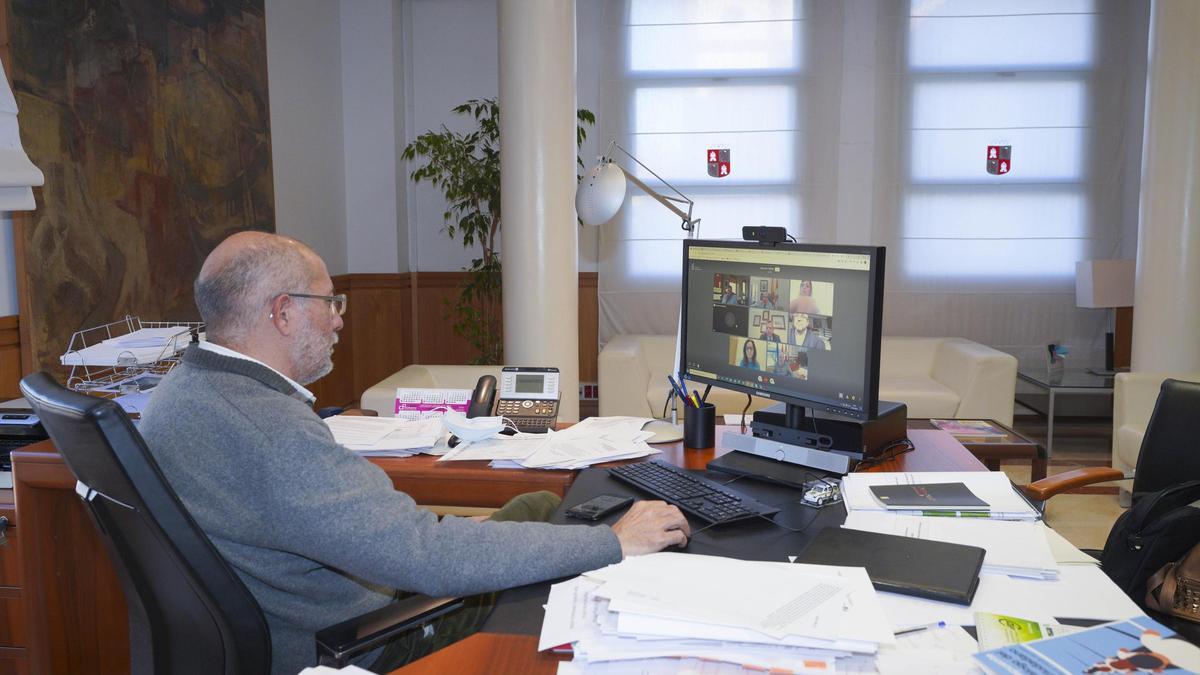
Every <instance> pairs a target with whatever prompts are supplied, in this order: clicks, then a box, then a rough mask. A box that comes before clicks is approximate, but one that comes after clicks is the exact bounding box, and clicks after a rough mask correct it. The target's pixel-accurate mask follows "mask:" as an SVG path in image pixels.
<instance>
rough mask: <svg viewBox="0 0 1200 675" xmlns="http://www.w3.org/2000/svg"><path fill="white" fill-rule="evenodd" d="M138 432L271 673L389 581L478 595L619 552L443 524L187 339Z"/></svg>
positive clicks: (294, 660)
mask: <svg viewBox="0 0 1200 675" xmlns="http://www.w3.org/2000/svg"><path fill="white" fill-rule="evenodd" d="M139 430H140V431H141V433H142V435H143V436H144V437H145V439H146V442H147V444H148V445H149V446H150V450H151V452H152V453H153V454H154V457H155V459H156V460H157V461H158V463H159V465H160V466H161V467H162V470H163V473H164V474H166V477H167V479H168V480H169V481H170V483H171V487H173V488H174V489H175V491H176V492H177V493H178V494H179V497H180V499H181V500H182V501H183V503H184V505H185V506H187V509H188V511H189V512H190V513H191V515H192V517H193V518H195V519H196V522H198V523H199V524H200V527H202V528H203V529H204V531H205V532H206V533H207V534H208V536H209V538H210V539H211V540H212V542H213V544H214V545H215V546H216V547H217V549H218V550H219V551H220V552H221V554H222V555H223V556H224V557H225V559H226V560H227V561H228V562H229V564H230V565H232V566H233V568H234V569H235V570H237V572H238V575H239V576H240V577H241V579H242V582H243V583H245V584H246V586H247V588H249V589H250V592H251V593H253V594H254V597H255V598H256V599H257V600H258V603H259V605H260V606H261V607H262V609H263V612H264V613H265V614H266V617H267V624H268V626H269V628H270V631H271V646H272V650H273V658H272V661H273V663H272V672H273V673H287V674H288V675H292V674H294V673H296V672H297V671H299V670H300V669H301V668H302V667H304V666H306V665H312V664H313V662H314V661H315V649H316V648H315V643H314V639H313V634H314V633H315V632H316V631H317V630H318V629H320V628H322V627H324V626H328V625H331V624H334V623H337V622H339V621H343V620H345V619H348V618H351V617H353V616H357V615H359V614H361V613H363V612H367V611H370V610H372V609H376V608H378V607H380V606H382V605H384V604H386V603H387V602H389V600H390V599H391V593H392V590H391V589H393V588H399V589H403V590H408V591H415V592H418V593H425V594H429V595H434V596H438V595H464V594H473V593H481V592H485V591H493V590H499V589H503V588H509V587H513V586H519V585H522V584H529V583H534V582H538V581H543V580H546V579H551V578H555V577H562V576H567V575H572V574H577V573H580V572H583V571H586V570H589V569H595V568H598V567H602V566H604V565H607V564H610V563H614V562H618V561H619V560H620V559H621V548H620V543H619V542H618V541H617V538H616V536H615V535H614V534H613V532H612V530H611V529H610V528H608V527H607V526H600V527H588V526H581V525H571V526H562V525H547V524H543V523H493V522H485V523H478V522H475V521H472V520H468V519H464V518H455V517H446V518H444V519H442V520H441V521H439V520H438V518H437V517H436V516H435V515H434V514H432V513H430V512H428V511H425V510H422V509H420V508H418V507H417V506H416V504H415V503H414V502H413V500H412V499H411V498H410V497H409V496H408V495H405V494H404V493H402V492H397V491H396V490H395V489H394V488H393V487H392V483H391V480H390V479H389V478H388V477H387V474H385V473H384V472H383V471H382V470H381V469H379V468H378V467H376V466H375V465H373V464H371V463H370V462H368V461H366V460H365V459H363V458H361V457H359V456H357V455H356V454H354V453H353V452H351V451H349V450H346V449H345V448H343V447H342V446H340V445H338V444H337V443H335V442H334V441H333V437H332V436H331V435H330V433H329V429H328V427H326V426H325V424H324V423H323V422H322V421H321V420H320V419H319V418H318V417H317V415H316V414H315V413H313V411H312V409H311V408H309V406H308V405H307V404H306V403H305V402H303V401H302V400H301V396H300V394H299V393H298V392H296V391H295V388H294V387H292V386H290V385H289V384H288V383H287V382H286V381H285V380H284V379H283V378H282V377H280V376H279V374H278V373H276V372H274V371H272V370H271V369H269V368H266V367H263V366H260V365H258V364H255V363H253V362H250V361H245V360H242V359H236V358H231V357H227V356H223V355H221V354H216V353H213V352H210V351H205V350H202V349H198V348H196V347H191V348H189V349H188V351H187V352H186V353H185V354H184V356H183V362H182V363H181V364H180V365H179V366H177V367H176V368H175V369H174V370H172V371H171V372H170V373H169V374H168V375H167V376H166V377H164V378H163V380H162V382H161V383H160V384H159V385H158V387H156V389H155V391H154V394H153V396H151V397H150V404H149V406H148V408H147V410H146V413H145V415H144V417H143V419H142V421H141V424H140V427H139ZM372 658H373V656H372ZM363 661H365V662H366V663H368V664H369V662H370V661H369V660H368V659H363Z"/></svg>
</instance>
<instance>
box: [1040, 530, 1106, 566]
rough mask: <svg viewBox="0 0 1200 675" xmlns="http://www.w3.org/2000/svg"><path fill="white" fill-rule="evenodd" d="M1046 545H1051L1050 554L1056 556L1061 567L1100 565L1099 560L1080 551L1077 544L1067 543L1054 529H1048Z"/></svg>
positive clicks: (1055, 559)
mask: <svg viewBox="0 0 1200 675" xmlns="http://www.w3.org/2000/svg"><path fill="white" fill-rule="evenodd" d="M1046 543H1048V544H1049V545H1050V553H1051V555H1053V556H1054V561H1055V562H1057V563H1058V564H1059V565H1099V564H1100V561H1099V560H1096V559H1095V558H1093V557H1092V556H1090V555H1088V554H1086V553H1084V552H1083V551H1081V550H1079V548H1078V547H1076V546H1075V544H1072V543H1071V542H1069V541H1067V540H1066V538H1065V537H1063V536H1062V535H1061V534H1059V533H1057V532H1055V531H1054V529H1053V528H1049V527H1048V528H1046Z"/></svg>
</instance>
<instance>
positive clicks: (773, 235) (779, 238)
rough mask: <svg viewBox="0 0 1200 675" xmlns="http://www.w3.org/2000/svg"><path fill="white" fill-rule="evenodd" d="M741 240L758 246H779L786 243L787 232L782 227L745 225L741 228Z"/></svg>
mask: <svg viewBox="0 0 1200 675" xmlns="http://www.w3.org/2000/svg"><path fill="white" fill-rule="evenodd" d="M742 239H745V240H746V241H757V242H758V243H760V244H779V243H782V242H785V241H787V230H785V229H784V228H782V227H755V226H754V225H746V226H745V227H743V228H742Z"/></svg>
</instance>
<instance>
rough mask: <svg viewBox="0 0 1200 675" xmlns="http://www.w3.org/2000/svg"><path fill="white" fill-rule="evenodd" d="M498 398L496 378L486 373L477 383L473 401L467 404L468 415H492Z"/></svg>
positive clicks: (472, 397)
mask: <svg viewBox="0 0 1200 675" xmlns="http://www.w3.org/2000/svg"><path fill="white" fill-rule="evenodd" d="M495 400H496V378H495V377H494V376H492V375H484V376H483V377H481V378H479V381H478V382H476V383H475V390H474V391H472V392H471V402H470V403H468V404H467V417H491V415H492V407H493V406H494V405H495Z"/></svg>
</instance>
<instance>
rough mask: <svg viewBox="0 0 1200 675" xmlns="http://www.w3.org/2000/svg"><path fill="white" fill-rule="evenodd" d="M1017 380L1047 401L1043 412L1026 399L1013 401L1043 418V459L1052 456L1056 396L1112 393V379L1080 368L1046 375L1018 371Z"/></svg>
mask: <svg viewBox="0 0 1200 675" xmlns="http://www.w3.org/2000/svg"><path fill="white" fill-rule="evenodd" d="M1017 377H1018V378H1020V379H1021V381H1023V382H1028V383H1029V384H1032V385H1033V386H1035V387H1037V388H1038V389H1042V390H1044V391H1045V392H1046V394H1047V396H1048V398H1047V403H1046V409H1045V410H1041V409H1040V407H1039V406H1038V405H1037V404H1036V403H1035V402H1033V401H1031V400H1030V399H1028V398H1024V399H1022V398H1021V395H1020V394H1017V402H1018V403H1020V404H1021V405H1023V406H1025V407H1027V408H1029V409H1031V410H1033V411H1034V412H1037V413H1040V414H1042V415H1045V416H1046V460H1047V461H1049V460H1050V458H1051V457H1053V456H1054V399H1055V397H1056V396H1062V395H1070V394H1078V395H1082V396H1099V395H1109V396H1111V395H1112V393H1113V378H1112V376H1111V375H1096V374H1094V373H1091V372H1089V371H1087V370H1083V369H1069V370H1062V371H1058V372H1055V373H1047V372H1046V371H1045V369H1043V370H1041V371H1038V370H1035V369H1029V370H1018V371H1017Z"/></svg>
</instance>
